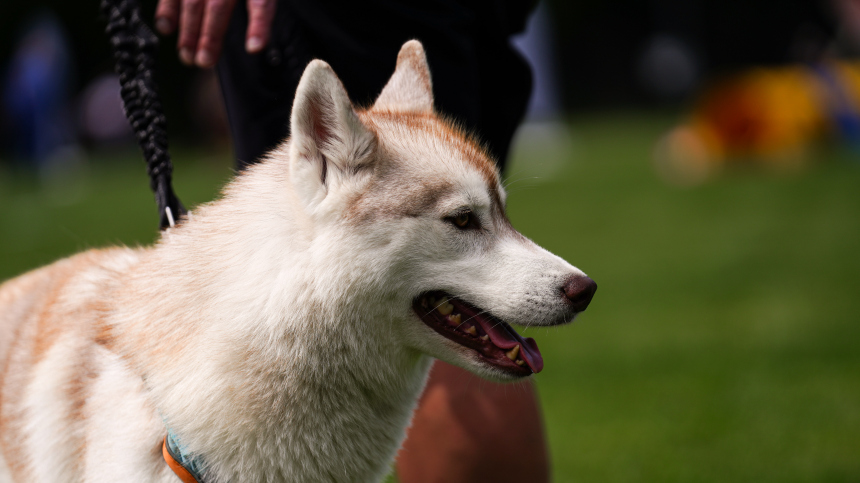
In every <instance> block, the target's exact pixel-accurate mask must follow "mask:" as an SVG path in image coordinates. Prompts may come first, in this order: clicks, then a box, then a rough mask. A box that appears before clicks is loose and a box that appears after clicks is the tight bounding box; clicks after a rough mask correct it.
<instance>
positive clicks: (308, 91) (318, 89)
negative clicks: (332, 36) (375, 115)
mask: <svg viewBox="0 0 860 483" xmlns="http://www.w3.org/2000/svg"><path fill="white" fill-rule="evenodd" d="M290 131H291V145H290V150H291V158H292V162H291V166H290V172H291V176H292V177H293V179H294V181H295V182H296V184H297V186H298V188H299V190H300V192H302V194H303V196H304V197H306V201H308V202H312V201H313V200H314V199H316V200H317V201H319V199H321V198H322V197H325V193H326V192H327V190H328V188H329V186H330V185H332V184H333V183H337V182H342V181H343V180H344V179H346V178H348V177H350V176H351V175H353V174H355V173H356V172H357V171H359V170H360V169H361V168H362V167H363V166H364V165H365V164H366V163H368V162H369V161H370V159H372V157H373V153H374V152H375V148H376V136H375V135H374V134H373V132H371V131H370V130H369V129H367V127H365V126H364V124H362V123H361V120H359V118H358V115H357V114H356V112H355V109H354V108H353V106H352V102H350V100H349V97H348V96H347V94H346V89H344V87H343V84H341V82H340V79H338V78H337V75H335V73H334V71H333V70H332V69H331V67H329V65H328V64H327V63H325V62H323V61H321V60H314V61H312V62H311V63H310V64H308V66H307V68H305V72H304V74H302V79H301V81H299V87H298V89H297V90H296V99H295V101H294V102H293V110H292V114H291V117H290Z"/></svg>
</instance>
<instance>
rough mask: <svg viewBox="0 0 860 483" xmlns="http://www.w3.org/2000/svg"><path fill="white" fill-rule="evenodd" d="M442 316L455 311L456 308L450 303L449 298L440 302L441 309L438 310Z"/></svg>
mask: <svg viewBox="0 0 860 483" xmlns="http://www.w3.org/2000/svg"><path fill="white" fill-rule="evenodd" d="M436 310H438V311H439V313H440V314H442V315H448V314H450V313H451V312H453V311H454V306H453V305H451V304H449V303H448V299H447V298H443V299H442V300H440V301H439V307H437V308H436Z"/></svg>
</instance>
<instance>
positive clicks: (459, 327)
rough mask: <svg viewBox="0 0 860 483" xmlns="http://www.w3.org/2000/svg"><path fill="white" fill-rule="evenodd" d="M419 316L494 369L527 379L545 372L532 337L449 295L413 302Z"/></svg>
mask: <svg viewBox="0 0 860 483" xmlns="http://www.w3.org/2000/svg"><path fill="white" fill-rule="evenodd" d="M412 307H413V309H414V310H415V313H416V314H418V317H419V318H420V319H421V320H422V321H423V322H424V323H425V324H427V325H429V326H430V328H432V329H433V330H435V331H436V332H438V333H440V334H442V335H443V336H445V337H447V338H448V339H451V340H452V341H454V342H456V343H458V344H460V345H463V346H466V347H468V348H470V349H473V350H475V351H476V352H478V354H480V355H481V356H482V357H483V358H484V360H486V361H487V362H488V363H490V364H492V365H493V366H496V367H498V368H499V369H503V370H504V371H506V372H510V373H513V374H517V375H523V376H527V375H529V374H531V373H537V372H540V371H541V369H543V357H542V356H541V355H540V350H538V347H537V343H535V341H534V339H532V338H531V337H528V338H523V337H522V336H520V334H518V333H517V331H515V330H514V329H513V328H512V327H511V326H510V325H508V324H506V323H505V322H504V321H502V320H499V319H498V318H496V317H493V316H492V315H490V314H489V313H488V312H486V311H484V310H481V309H479V308H477V307H474V306H472V305H470V304H469V303H467V302H465V301H463V300H459V299H457V298H455V297H452V296H450V295H448V294H446V293H445V292H439V291H434V292H427V293H424V294H422V295H421V296H419V297H418V298H416V299H415V300H414V301H413V302H412Z"/></svg>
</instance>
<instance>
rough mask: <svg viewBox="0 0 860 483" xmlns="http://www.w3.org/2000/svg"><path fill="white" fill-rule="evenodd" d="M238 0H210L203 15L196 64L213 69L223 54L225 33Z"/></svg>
mask: <svg viewBox="0 0 860 483" xmlns="http://www.w3.org/2000/svg"><path fill="white" fill-rule="evenodd" d="M235 4H236V0H209V1H208V2H207V3H206V9H205V12H204V14H203V23H202V27H201V31H200V38H199V43H198V45H197V54H196V55H195V57H194V62H195V63H196V64H197V65H198V66H200V67H206V68H208V67H212V66H214V65H215V61H216V60H217V59H218V56H219V55H220V54H221V46H222V45H223V44H224V33H225V32H227V26H228V25H229V24H230V15H231V14H232V13H233V6H234V5H235Z"/></svg>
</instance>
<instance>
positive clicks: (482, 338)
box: [481, 334, 490, 340]
mask: <svg viewBox="0 0 860 483" xmlns="http://www.w3.org/2000/svg"><path fill="white" fill-rule="evenodd" d="M481 340H490V336H488V335H487V334H484V335H482V336H481Z"/></svg>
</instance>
